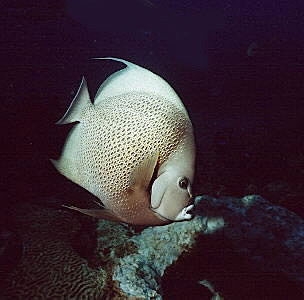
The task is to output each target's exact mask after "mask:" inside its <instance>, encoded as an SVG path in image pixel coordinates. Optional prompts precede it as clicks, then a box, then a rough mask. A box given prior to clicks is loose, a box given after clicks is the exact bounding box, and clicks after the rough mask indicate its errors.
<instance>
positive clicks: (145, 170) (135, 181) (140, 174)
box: [130, 152, 159, 191]
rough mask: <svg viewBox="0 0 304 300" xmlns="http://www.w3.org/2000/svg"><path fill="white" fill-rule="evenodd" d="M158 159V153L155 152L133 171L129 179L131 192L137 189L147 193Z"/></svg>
mask: <svg viewBox="0 0 304 300" xmlns="http://www.w3.org/2000/svg"><path fill="white" fill-rule="evenodd" d="M158 158H159V152H155V153H153V154H152V155H151V156H150V157H149V158H147V159H146V160H144V161H143V162H142V163H141V164H140V165H139V166H138V167H137V168H136V169H135V170H134V172H133V173H132V175H131V178H130V189H131V190H132V191H135V190H137V189H144V190H145V191H148V189H149V187H150V183H151V180H152V177H153V174H154V171H155V168H156V165H157V162H158Z"/></svg>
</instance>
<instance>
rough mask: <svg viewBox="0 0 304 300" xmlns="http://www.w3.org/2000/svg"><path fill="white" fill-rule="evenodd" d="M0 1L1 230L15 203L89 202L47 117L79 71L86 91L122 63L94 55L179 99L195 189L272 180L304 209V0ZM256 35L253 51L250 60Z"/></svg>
mask: <svg viewBox="0 0 304 300" xmlns="http://www.w3.org/2000/svg"><path fill="white" fill-rule="evenodd" d="M0 8H1V19H0V28H1V29H0V30H1V37H0V43H1V44H0V59H1V69H0V70H1V77H0V80H1V85H0V86H1V105H0V107H1V108H0V112H1V121H0V122H1V123H0V125H1V127H0V128H1V152H0V154H1V156H0V158H1V171H2V172H1V181H0V188H1V190H0V193H1V194H0V196H1V211H0V225H1V226H3V227H5V228H9V227H10V226H11V223H13V222H14V207H16V206H18V205H19V203H21V202H24V201H38V202H43V201H41V199H44V197H49V196H52V195H60V196H61V197H62V199H69V198H71V197H76V198H77V197H78V198H79V199H81V197H87V193H86V192H85V191H82V190H81V189H80V188H78V187H76V186H75V185H73V184H70V183H69V182H68V181H67V180H65V179H64V178H63V177H62V176H60V175H59V174H57V172H56V171H55V170H54V169H53V167H52V166H51V164H50V163H49V161H48V158H50V157H53V158H54V157H57V156H58V155H59V152H60V149H61V146H62V143H63V141H64V138H65V135H66V133H67V132H68V128H66V127H65V128H63V127H59V128H58V127H57V126H55V125H54V122H55V121H56V120H58V119H59V118H60V117H61V116H62V115H63V113H64V112H65V110H66V108H67V107H68V105H69V103H70V102H71V100H72V98H73V95H74V94H75V92H76V91H77V88H78V86H79V83H80V80H81V76H82V75H85V76H86V78H87V81H88V85H89V89H90V93H91V96H92V97H93V96H94V94H95V92H96V90H97V88H98V86H99V84H100V83H101V82H102V81H103V80H104V79H105V78H106V77H107V76H108V75H110V74H111V73H113V72H114V71H115V70H118V69H119V68H121V67H122V65H121V64H120V63H115V62H100V61H99V62H94V61H91V60H89V59H90V58H92V57H104V56H114V57H120V58H124V59H127V60H130V61H132V62H134V63H137V64H139V65H141V66H143V67H146V68H148V69H150V70H152V71H153V72H155V73H157V74H159V75H161V76H162V77H163V78H165V79H166V80H167V81H168V82H169V83H170V84H171V85H172V86H173V87H174V88H175V90H176V91H177V93H178V94H179V95H180V96H181V98H182V99H183V101H184V103H185V106H186V107H187V109H188V111H189V114H190V117H191V119H192V121H193V124H194V127H195V132H196V139H197V145H198V172H197V174H198V175H197V187H196V193H198V194H199V193H204V192H206V193H209V192H210V193H213V194H219V193H222V190H223V191H224V192H223V193H228V194H230V195H234V196H241V195H243V194H246V189H249V187H250V186H251V187H252V186H253V190H254V191H257V192H259V193H263V192H265V188H264V186H266V185H267V184H271V183H272V182H276V184H277V187H278V186H279V187H278V188H280V187H281V188H282V185H283V188H282V190H283V192H285V194H286V195H287V196H286V195H285V196H286V197H285V198H284V197H283V199H280V201H278V198H277V195H275V196H274V197H273V199H274V201H278V202H280V203H283V204H285V205H286V206H287V207H289V208H291V209H293V210H294V211H296V212H297V213H299V214H301V215H304V214H303V203H302V201H301V199H302V197H303V195H304V192H303V191H304V188H303V186H302V182H303V174H304V173H303V172H304V155H303V146H304V145H303V144H304V142H303V116H304V110H303V97H304V88H303V75H304V73H303V68H304V52H303V46H304V37H303V25H304V24H303V23H304V19H303V17H302V16H303V15H302V7H301V4H300V1H292V2H291V1H274V0H270V1H247V0H243V1H198V0H197V1H159V0H155V1H152V0H151V1H150V2H149V1H141V0H138V1H122V0H121V1H119V0H116V1H97V0H90V1H76V0H73V1H72V0H70V1H66V2H64V1H49V0H47V1H34V0H27V1H17V0H15V1H13V0H11V1H7V0H5V1H1V3H0ZM252 42H256V43H257V44H258V50H257V52H256V54H255V55H254V56H248V54H247V49H248V46H249V45H250V44H251V43H252ZM280 184H281V185H280ZM282 190H280V191H282ZM286 190H288V191H287V192H286ZM268 192H269V191H268ZM265 195H266V196H267V195H268V196H269V197H270V198H271V196H272V194H271V193H270V194H269V193H268V194H267V193H266V192H265ZM288 197H289V198H288ZM286 199H287V200H286ZM45 205H54V203H50V202H49V201H46V203H45Z"/></svg>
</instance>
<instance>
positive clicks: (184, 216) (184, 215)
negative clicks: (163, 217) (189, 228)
mask: <svg viewBox="0 0 304 300" xmlns="http://www.w3.org/2000/svg"><path fill="white" fill-rule="evenodd" d="M193 208H194V204H190V205H188V206H186V207H184V208H183V209H182V210H181V211H180V213H179V214H178V215H177V216H176V217H175V219H174V221H185V220H191V219H192V218H193V214H192V213H191V210H192V209H193Z"/></svg>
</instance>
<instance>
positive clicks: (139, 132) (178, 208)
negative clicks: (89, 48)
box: [53, 58, 195, 225]
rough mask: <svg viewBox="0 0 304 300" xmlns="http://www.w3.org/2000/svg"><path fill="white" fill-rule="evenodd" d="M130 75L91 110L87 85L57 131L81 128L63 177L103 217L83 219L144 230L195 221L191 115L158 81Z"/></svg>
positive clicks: (61, 163) (70, 140)
mask: <svg viewBox="0 0 304 300" xmlns="http://www.w3.org/2000/svg"><path fill="white" fill-rule="evenodd" d="M105 59H113V60H117V61H121V62H123V63H124V64H125V65H126V66H127V67H126V68H125V69H122V70H120V71H118V72H116V73H114V74H112V75H111V76H110V77H109V78H107V79H106V80H105V81H104V83H103V84H102V85H101V86H100V88H99V90H98V91H97V94H96V96H95V99H94V102H93V103H92V102H91V100H90V97H89V93H88V88H87V84H86V81H85V79H84V78H83V79H82V83H81V86H80V88H79V90H78V93H77V95H76V96H75V98H74V100H73V102H72V104H71V105H70V107H69V109H68V111H67V112H66V114H65V115H64V116H63V117H62V119H60V120H59V121H58V122H57V123H58V124H67V123H72V122H77V123H76V124H75V125H74V127H73V128H72V130H71V131H70V133H69V135H68V137H67V139H66V141H65V145H64V147H63V150H62V153H61V156H60V158H59V159H58V160H57V161H53V163H54V165H55V167H56V168H57V170H58V171H59V172H60V173H61V174H63V175H64V176H66V177H67V178H69V179H70V180H72V181H73V182H75V183H77V184H79V185H80V186H82V187H83V188H85V189H86V190H88V191H89V192H91V193H92V194H94V195H95V196H96V197H97V198H98V199H100V205H101V206H104V208H105V209H103V208H101V209H97V210H90V209H82V208H77V207H70V208H72V209H74V210H78V211H80V212H82V213H85V214H88V215H91V216H95V217H101V218H105V219H110V220H114V221H120V222H126V223H131V224H141V225H162V224H167V223H170V222H173V221H179V220H186V219H190V218H191V215H190V214H189V213H188V211H189V210H190V209H191V208H192V207H193V205H191V204H190V199H191V197H192V194H191V184H192V182H193V177H194V162H195V143H194V135H193V128H192V124H191V121H190V119H189V116H188V114H187V111H186V109H185V107H184V105H183V104H182V102H181V100H180V98H179V97H178V95H177V94H176V93H175V92H174V90H173V89H172V88H171V87H170V86H169V84H168V83H167V82H166V81H165V80H164V79H162V78H161V77H159V76H158V75H156V74H154V73H152V72H150V71H148V70H146V69H144V68H142V67H139V66H137V65H135V64H133V63H130V62H127V61H125V60H121V59H115V58H105Z"/></svg>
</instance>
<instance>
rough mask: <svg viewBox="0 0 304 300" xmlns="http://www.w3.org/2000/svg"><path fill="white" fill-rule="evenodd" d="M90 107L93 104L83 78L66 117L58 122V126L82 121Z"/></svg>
mask: <svg viewBox="0 0 304 300" xmlns="http://www.w3.org/2000/svg"><path fill="white" fill-rule="evenodd" d="M90 105H92V102H91V100H90V95H89V91H88V86H87V82H86V80H85V78H84V76H83V77H82V80H81V84H80V87H79V89H78V91H77V93H76V96H75V97H74V99H73V101H72V103H71V104H70V106H69V108H68V110H67V111H66V113H65V114H64V116H63V117H62V118H61V119H60V120H59V121H57V122H56V124H58V125H62V124H69V123H73V122H77V121H80V119H81V113H82V111H83V109H84V108H86V107H88V106H90Z"/></svg>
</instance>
